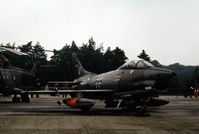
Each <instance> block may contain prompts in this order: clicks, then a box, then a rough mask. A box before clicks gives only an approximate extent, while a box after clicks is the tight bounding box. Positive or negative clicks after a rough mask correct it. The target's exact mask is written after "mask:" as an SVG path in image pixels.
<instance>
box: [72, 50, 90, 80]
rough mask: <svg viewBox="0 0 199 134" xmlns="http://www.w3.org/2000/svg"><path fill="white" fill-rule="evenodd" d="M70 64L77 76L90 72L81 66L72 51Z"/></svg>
mask: <svg viewBox="0 0 199 134" xmlns="http://www.w3.org/2000/svg"><path fill="white" fill-rule="evenodd" d="M72 65H73V68H74V71H75V74H76V75H77V77H81V76H84V75H87V74H89V73H90V72H88V71H87V70H85V69H84V68H83V66H82V64H81V62H80V61H79V59H78V57H77V55H76V54H75V53H72Z"/></svg>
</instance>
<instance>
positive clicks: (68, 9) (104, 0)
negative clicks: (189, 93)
mask: <svg viewBox="0 0 199 134" xmlns="http://www.w3.org/2000/svg"><path fill="white" fill-rule="evenodd" d="M91 36H93V38H94V40H95V41H96V43H97V45H100V44H101V43H103V46H104V48H105V49H106V48H107V47H108V46H110V47H111V48H112V49H113V48H115V47H116V46H118V47H119V48H121V49H123V50H124V51H125V53H126V55H127V57H128V58H129V59H134V58H136V56H137V55H138V54H139V53H140V52H141V50H142V49H144V50H146V52H147V53H148V54H149V55H150V56H151V58H152V59H157V60H158V61H159V62H160V63H162V64H166V65H168V64H171V63H175V62H180V63H182V64H186V65H199V1H198V0H0V43H4V44H5V43H7V42H10V43H13V42H16V44H17V45H20V44H26V43H27V42H29V41H33V44H35V43H36V42H37V41H39V42H40V44H41V45H42V46H44V48H45V49H61V48H62V47H63V46H64V45H65V44H66V43H68V44H71V42H72V40H74V41H75V42H76V44H77V45H78V46H80V45H81V44H82V43H83V42H84V43H86V42H87V41H88V39H89V38H90V37H91Z"/></svg>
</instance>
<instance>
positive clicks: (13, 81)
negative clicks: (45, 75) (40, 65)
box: [0, 47, 37, 102]
mask: <svg viewBox="0 0 199 134" xmlns="http://www.w3.org/2000/svg"><path fill="white" fill-rule="evenodd" d="M0 49H1V52H0V94H1V95H2V96H8V95H14V97H13V99H12V100H13V102H20V101H21V102H30V100H29V96H28V94H27V93H26V92H25V91H26V90H32V89H33V87H34V82H35V74H36V72H37V66H36V65H35V66H33V68H32V70H31V71H28V70H25V69H21V68H18V67H14V66H12V65H11V63H10V62H9V60H8V59H7V58H6V57H5V56H4V54H3V53H2V51H9V52H11V53H13V54H16V55H18V56H27V54H25V53H22V52H18V51H15V50H13V49H9V48H4V47H1V48H0ZM34 88H35V87H34ZM17 95H20V96H21V97H17Z"/></svg>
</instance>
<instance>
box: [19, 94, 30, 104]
mask: <svg viewBox="0 0 199 134" xmlns="http://www.w3.org/2000/svg"><path fill="white" fill-rule="evenodd" d="M21 102H22V103H30V98H29V95H28V94H27V93H22V94H21Z"/></svg>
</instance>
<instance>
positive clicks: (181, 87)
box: [0, 37, 199, 94]
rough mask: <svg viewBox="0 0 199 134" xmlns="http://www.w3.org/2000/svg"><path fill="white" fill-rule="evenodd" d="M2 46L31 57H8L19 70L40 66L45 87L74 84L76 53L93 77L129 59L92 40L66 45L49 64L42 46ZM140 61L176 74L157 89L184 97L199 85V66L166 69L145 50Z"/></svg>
mask: <svg viewBox="0 0 199 134" xmlns="http://www.w3.org/2000/svg"><path fill="white" fill-rule="evenodd" d="M0 45H1V46H6V47H8V48H12V49H18V50H20V51H21V52H24V53H27V54H29V57H28V58H27V57H26V58H21V57H20V58H17V57H16V56H12V54H9V55H8V54H7V56H8V57H9V60H10V62H11V63H12V65H14V66H17V67H21V68H25V69H30V68H31V66H32V64H38V65H40V73H39V74H40V75H39V76H38V77H39V79H40V80H41V81H44V83H45V82H46V81H49V80H73V79H74V78H75V76H74V73H73V69H72V68H73V67H72V66H71V65H72V64H71V63H72V61H71V59H72V58H71V54H72V53H73V52H75V53H76V54H77V55H78V57H79V59H80V61H81V62H82V64H83V66H84V67H85V69H87V70H89V71H91V72H94V73H103V72H107V71H111V70H114V69H117V68H118V67H119V66H121V65H122V64H124V63H125V62H126V60H127V59H128V58H127V57H126V55H125V52H124V50H122V49H120V48H119V47H115V48H114V49H111V48H110V47H108V48H107V49H105V50H104V47H103V46H102V45H97V44H96V42H95V41H94V39H93V38H92V37H91V38H90V39H89V40H88V42H87V43H83V44H82V45H81V46H80V47H78V46H77V45H76V43H75V41H72V43H71V44H66V45H64V47H63V48H62V49H60V50H55V49H54V50H52V53H53V55H52V56H51V58H50V60H49V61H48V60H47V54H46V51H45V49H44V47H42V46H41V44H40V43H39V42H37V43H36V44H35V45H33V44H32V41H30V42H28V43H27V44H22V45H20V46H17V47H16V44H15V43H13V44H10V43H7V44H5V45H4V44H0ZM137 57H138V58H141V59H144V60H146V61H149V62H151V63H152V64H154V65H155V66H158V67H163V68H167V69H171V70H173V71H175V72H176V74H177V77H173V78H171V79H167V80H164V81H159V82H158V83H159V84H158V85H157V88H163V87H165V85H166V87H167V88H168V89H169V93H172V94H184V93H186V92H187V91H189V89H190V87H195V86H196V85H197V83H199V67H198V66H185V65H181V64H180V63H175V64H171V65H168V66H165V65H162V64H161V63H159V61H158V60H155V59H152V58H151V57H150V56H149V55H148V54H147V53H146V51H145V50H142V51H141V52H140V54H139V55H138V56H137ZM30 59H31V60H30ZM24 63H25V64H24ZM63 72H64V73H63Z"/></svg>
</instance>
